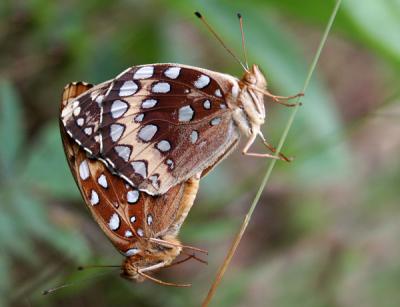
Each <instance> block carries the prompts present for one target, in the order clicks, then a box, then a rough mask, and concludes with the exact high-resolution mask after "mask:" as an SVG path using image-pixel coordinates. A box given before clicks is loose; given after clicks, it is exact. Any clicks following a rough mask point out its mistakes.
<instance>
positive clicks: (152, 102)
mask: <svg viewBox="0 0 400 307" xmlns="http://www.w3.org/2000/svg"><path fill="white" fill-rule="evenodd" d="M156 104H157V100H155V99H146V100H144V101H143V102H142V108H143V109H149V108H152V107H154V106H155V105H156Z"/></svg>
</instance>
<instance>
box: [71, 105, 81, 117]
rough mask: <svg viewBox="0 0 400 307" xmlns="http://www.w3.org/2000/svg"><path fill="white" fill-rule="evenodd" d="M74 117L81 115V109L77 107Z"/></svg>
mask: <svg viewBox="0 0 400 307" xmlns="http://www.w3.org/2000/svg"><path fill="white" fill-rule="evenodd" d="M75 102H78V101H75ZM73 113H74V115H75V116H78V115H79V113H81V107H76V108H75V109H74V112H73Z"/></svg>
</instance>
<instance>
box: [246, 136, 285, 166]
mask: <svg viewBox="0 0 400 307" xmlns="http://www.w3.org/2000/svg"><path fill="white" fill-rule="evenodd" d="M257 135H260V137H261V139H262V141H263V143H264V145H265V146H266V147H267V148H268V149H269V150H271V151H272V152H273V153H275V152H276V149H275V148H274V147H273V146H272V145H270V144H269V143H268V142H267V141H266V140H265V138H264V136H263V135H262V133H261V132H259V133H252V134H251V135H250V138H249V140H248V141H247V143H246V145H245V146H244V148H243V150H242V153H243V154H244V155H246V156H252V157H258V158H271V159H276V160H282V161H286V162H290V161H291V159H289V158H287V157H286V156H285V155H283V154H281V153H279V154H278V155H277V156H276V155H271V154H267V153H254V152H248V150H249V148H250V146H251V145H252V144H253V143H254V141H255V139H256V137H257Z"/></svg>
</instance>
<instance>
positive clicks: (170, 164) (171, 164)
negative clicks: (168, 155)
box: [167, 159, 174, 170]
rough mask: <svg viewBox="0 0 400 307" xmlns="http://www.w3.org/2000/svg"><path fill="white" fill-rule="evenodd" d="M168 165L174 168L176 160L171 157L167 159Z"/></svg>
mask: <svg viewBox="0 0 400 307" xmlns="http://www.w3.org/2000/svg"><path fill="white" fill-rule="evenodd" d="M167 165H168V166H169V169H171V170H172V169H173V168H174V161H172V160H171V159H168V160H167Z"/></svg>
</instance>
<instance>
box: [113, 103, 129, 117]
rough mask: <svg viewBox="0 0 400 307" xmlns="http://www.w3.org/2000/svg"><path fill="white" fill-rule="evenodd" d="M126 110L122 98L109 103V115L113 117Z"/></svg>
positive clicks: (119, 115)
mask: <svg viewBox="0 0 400 307" xmlns="http://www.w3.org/2000/svg"><path fill="white" fill-rule="evenodd" d="M126 110H128V104H127V103H126V102H125V101H122V100H114V101H113V103H112V105H111V116H112V117H113V118H119V117H121V116H122V115H123V114H124V113H125V112H126Z"/></svg>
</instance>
